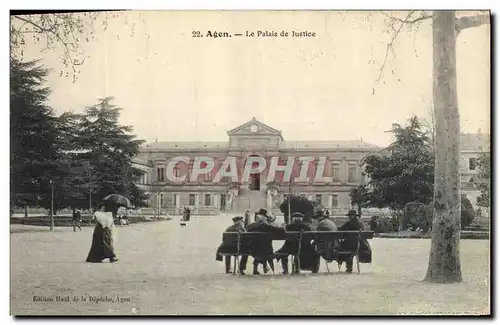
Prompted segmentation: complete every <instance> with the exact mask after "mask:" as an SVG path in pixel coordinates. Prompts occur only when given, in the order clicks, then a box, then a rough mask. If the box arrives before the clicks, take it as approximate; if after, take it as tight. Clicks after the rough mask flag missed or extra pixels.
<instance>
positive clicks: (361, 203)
mask: <svg viewBox="0 0 500 325" xmlns="http://www.w3.org/2000/svg"><path fill="white" fill-rule="evenodd" d="M349 196H350V197H351V204H353V205H356V206H357V208H358V214H359V215H361V209H362V208H366V207H368V206H369V204H370V193H369V190H368V187H367V186H366V185H364V184H360V185H358V186H357V187H355V188H353V189H352V190H351V192H349Z"/></svg>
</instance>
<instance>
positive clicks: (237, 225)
mask: <svg viewBox="0 0 500 325" xmlns="http://www.w3.org/2000/svg"><path fill="white" fill-rule="evenodd" d="M232 220H233V224H232V225H231V226H229V227H227V229H226V231H225V232H245V227H244V226H243V217H234V218H233V219H232ZM237 246H238V243H237V242H224V241H223V242H222V244H221V245H220V246H219V248H218V249H217V253H216V258H215V259H216V260H217V261H222V256H221V255H220V254H221V253H224V252H225V251H228V252H234V251H236V250H237V249H238V248H237ZM240 252H241V253H242V254H246V253H247V252H248V249H247V247H246V245H244V243H240ZM247 261H248V255H243V256H241V260H240V274H242V275H244V274H245V269H246V268H247ZM225 265H226V274H229V273H231V256H225Z"/></svg>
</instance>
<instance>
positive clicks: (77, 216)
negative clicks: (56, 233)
mask: <svg viewBox="0 0 500 325" xmlns="http://www.w3.org/2000/svg"><path fill="white" fill-rule="evenodd" d="M81 222H82V213H81V212H80V210H76V209H75V210H73V218H72V219H71V224H72V225H73V231H74V232H76V228H77V227H78V229H80V231H82V227H81V226H80V223H81Z"/></svg>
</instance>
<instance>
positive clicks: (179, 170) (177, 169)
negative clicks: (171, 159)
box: [174, 166, 181, 177]
mask: <svg viewBox="0 0 500 325" xmlns="http://www.w3.org/2000/svg"><path fill="white" fill-rule="evenodd" d="M174 176H175V177H179V176H181V169H180V168H179V167H177V166H175V167H174Z"/></svg>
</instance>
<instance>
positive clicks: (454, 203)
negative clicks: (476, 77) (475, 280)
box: [425, 11, 490, 283]
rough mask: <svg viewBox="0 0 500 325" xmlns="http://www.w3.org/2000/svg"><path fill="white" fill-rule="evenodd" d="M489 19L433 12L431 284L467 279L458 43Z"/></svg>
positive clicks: (483, 16)
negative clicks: (468, 30)
mask: <svg viewBox="0 0 500 325" xmlns="http://www.w3.org/2000/svg"><path fill="white" fill-rule="evenodd" d="M489 18H490V17H489V15H478V16H473V17H461V18H457V17H456V16H455V12H453V11H436V12H434V13H433V23H432V30H433V62H434V68H433V71H434V73H433V75H434V78H433V80H434V83H433V102H434V110H435V116H436V119H435V120H436V162H435V171H434V177H435V180H434V220H433V232H432V241H431V251H430V256H429V266H428V269H427V274H426V277H425V280H426V281H429V282H439V283H453V282H461V281H462V270H461V265H460V251H459V242H460V229H461V226H460V222H461V214H460V205H461V202H460V115H459V111H458V99H457V82H456V79H457V76H456V39H457V36H458V35H459V33H460V31H462V30H463V29H466V28H470V27H474V26H479V25H481V24H486V23H489Z"/></svg>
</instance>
